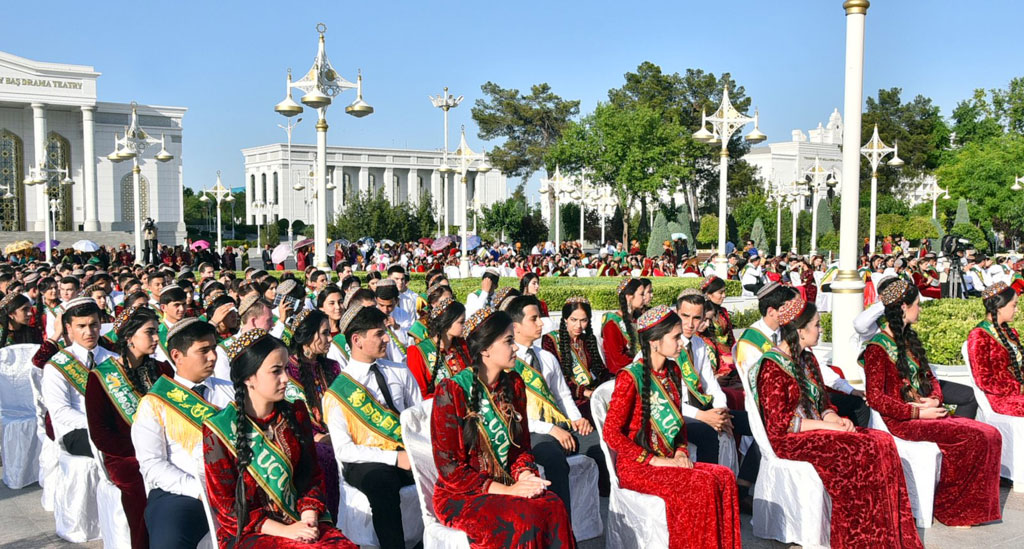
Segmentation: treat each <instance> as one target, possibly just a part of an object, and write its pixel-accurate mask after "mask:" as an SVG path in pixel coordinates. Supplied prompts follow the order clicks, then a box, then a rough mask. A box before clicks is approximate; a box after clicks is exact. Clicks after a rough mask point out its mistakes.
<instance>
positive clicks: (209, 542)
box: [196, 466, 217, 549]
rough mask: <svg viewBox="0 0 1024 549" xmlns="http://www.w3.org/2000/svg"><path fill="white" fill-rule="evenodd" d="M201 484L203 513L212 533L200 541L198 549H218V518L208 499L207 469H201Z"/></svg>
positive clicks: (200, 498) (200, 497)
mask: <svg viewBox="0 0 1024 549" xmlns="http://www.w3.org/2000/svg"><path fill="white" fill-rule="evenodd" d="M199 484H200V485H201V486H202V487H203V489H202V490H200V491H199V501H202V502H203V512H204V513H206V526H207V527H208V528H209V529H210V532H209V533H208V534H206V536H205V537H203V539H201V540H199V543H198V544H197V545H196V549H217V518H216V517H215V516H214V515H213V509H211V508H210V500H209V499H207V497H206V469H205V466H203V467H199Z"/></svg>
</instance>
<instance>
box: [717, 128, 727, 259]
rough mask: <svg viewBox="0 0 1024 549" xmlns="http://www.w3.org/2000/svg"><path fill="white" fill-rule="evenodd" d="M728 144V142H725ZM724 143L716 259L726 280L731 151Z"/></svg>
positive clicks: (720, 170)
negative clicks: (728, 183)
mask: <svg viewBox="0 0 1024 549" xmlns="http://www.w3.org/2000/svg"><path fill="white" fill-rule="evenodd" d="M725 141H726V143H727V142H728V140H727V139H726V140H725ZM726 143H722V151H721V152H720V153H718V256H717V257H716V258H715V273H716V274H717V275H718V277H719V278H722V279H725V278H728V275H729V260H728V259H727V258H726V257H725V240H726V238H725V221H726V216H727V212H726V200H727V195H726V185H727V182H728V179H729V175H728V174H729V150H728V149H726V148H725V146H726Z"/></svg>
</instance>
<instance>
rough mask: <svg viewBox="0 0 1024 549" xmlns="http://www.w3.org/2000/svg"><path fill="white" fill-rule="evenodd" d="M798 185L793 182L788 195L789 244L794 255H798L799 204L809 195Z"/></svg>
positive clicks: (808, 192)
mask: <svg viewBox="0 0 1024 549" xmlns="http://www.w3.org/2000/svg"><path fill="white" fill-rule="evenodd" d="M800 183H801V182H800V181H794V182H793V185H792V188H791V189H790V191H789V194H788V196H789V201H790V209H791V210H792V211H793V240H792V241H791V242H790V251H791V252H793V253H794V254H799V253H800V245H799V242H797V239H796V229H797V224H798V223H799V222H800V203H801V202H802V201H803V200H804V199H805V198H807V195H809V194H811V191H809V190H807V188H806V187H804V186H803V185H801V184H800Z"/></svg>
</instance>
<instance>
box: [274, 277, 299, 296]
mask: <svg viewBox="0 0 1024 549" xmlns="http://www.w3.org/2000/svg"><path fill="white" fill-rule="evenodd" d="M295 286H297V284H296V282H295V279H294V278H289V279H288V280H285V281H284V282H282V283H280V284H278V285H277V293H278V294H279V295H288V294H290V293H292V290H294V289H295Z"/></svg>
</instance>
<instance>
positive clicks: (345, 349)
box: [331, 334, 352, 360]
mask: <svg viewBox="0 0 1024 549" xmlns="http://www.w3.org/2000/svg"><path fill="white" fill-rule="evenodd" d="M331 345H334V347H335V348H336V349H338V351H340V352H341V356H343V357H345V360H348V358H349V356H350V354H351V352H352V349H350V348H349V346H348V340H347V339H345V334H338V335H336V336H334V338H333V339H331Z"/></svg>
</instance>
